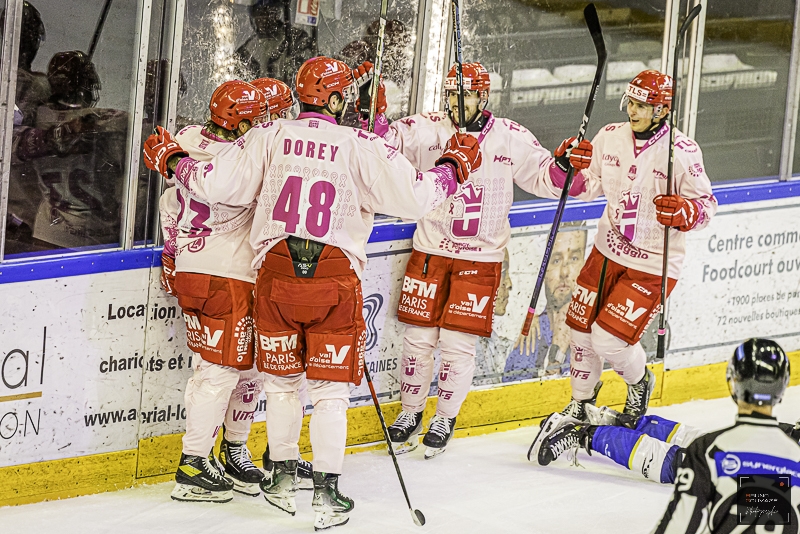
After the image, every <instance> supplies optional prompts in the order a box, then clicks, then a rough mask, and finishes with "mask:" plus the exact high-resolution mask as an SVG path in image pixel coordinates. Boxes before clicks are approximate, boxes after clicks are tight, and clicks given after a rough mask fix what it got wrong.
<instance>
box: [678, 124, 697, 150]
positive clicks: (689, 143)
mask: <svg viewBox="0 0 800 534" xmlns="http://www.w3.org/2000/svg"><path fill="white" fill-rule="evenodd" d="M675 153H676V154H681V153H683V154H698V153H701V151H700V145H698V144H697V142H696V141H695V140H694V139H692V138H691V137H688V136H687V135H686V134H684V133H683V132H682V131H680V130H677V129H676V130H675Z"/></svg>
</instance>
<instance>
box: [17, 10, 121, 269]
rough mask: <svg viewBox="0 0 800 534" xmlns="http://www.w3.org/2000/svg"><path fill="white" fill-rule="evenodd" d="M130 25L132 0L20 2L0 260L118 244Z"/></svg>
mask: <svg viewBox="0 0 800 534" xmlns="http://www.w3.org/2000/svg"><path fill="white" fill-rule="evenodd" d="M106 6H107V7H109V10H108V13H107V15H108V16H107V17H106V18H105V19H103V17H101V13H102V12H103V10H104V7H106ZM135 25H136V2H114V3H111V2H109V1H108V0H35V1H33V2H25V5H24V11H23V18H22V31H21V37H20V43H19V46H20V53H19V70H18V74H17V92H16V100H15V101H16V105H17V107H18V108H19V110H20V113H19V114H18V116H17V118H16V119H15V126H14V132H13V154H12V168H11V178H10V184H9V205H8V207H9V210H8V219H7V233H6V249H5V250H6V255H5V258H6V259H14V258H21V257H27V256H32V255H41V254H46V253H63V252H67V251H69V250H79V249H80V250H85V249H92V248H107V247H116V246H118V245H119V236H120V223H121V216H120V213H121V205H122V204H121V203H122V198H123V188H124V183H125V176H124V170H125V164H126V161H125V158H126V138H127V134H128V115H129V113H130V112H131V102H130V94H131V89H130V88H131V76H132V69H131V65H132V64H133V53H134V32H135Z"/></svg>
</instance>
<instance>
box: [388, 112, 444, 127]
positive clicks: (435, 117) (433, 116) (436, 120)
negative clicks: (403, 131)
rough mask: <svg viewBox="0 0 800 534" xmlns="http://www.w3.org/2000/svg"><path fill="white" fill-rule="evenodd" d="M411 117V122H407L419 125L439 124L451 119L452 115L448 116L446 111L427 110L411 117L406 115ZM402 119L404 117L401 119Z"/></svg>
mask: <svg viewBox="0 0 800 534" xmlns="http://www.w3.org/2000/svg"><path fill="white" fill-rule="evenodd" d="M406 119H409V120H411V121H415V122H411V123H407V124H409V125H417V126H438V125H440V124H441V123H442V122H445V121H449V120H450V117H448V116H447V112H446V111H425V112H423V113H419V114H417V115H411V116H410V117H406ZM400 120H401V121H402V120H404V119H400Z"/></svg>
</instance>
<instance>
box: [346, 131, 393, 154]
mask: <svg viewBox="0 0 800 534" xmlns="http://www.w3.org/2000/svg"><path fill="white" fill-rule="evenodd" d="M347 131H348V133H350V135H351V136H352V137H353V139H354V141H355V143H356V144H357V145H358V146H359V147H360V148H361V149H362V150H368V151H369V152H372V153H373V154H375V155H378V156H380V157H383V158H385V159H388V160H389V161H392V160H394V159H395V158H397V155H398V154H399V152H397V150H396V149H395V148H394V147H393V146H392V145H390V144H389V143H387V142H386V140H385V139H384V138H383V137H381V136H379V135H378V134H374V133H370V132H368V131H366V130H362V129H361V128H350V129H349V130H347Z"/></svg>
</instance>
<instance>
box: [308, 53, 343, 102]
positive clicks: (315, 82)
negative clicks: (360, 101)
mask: <svg viewBox="0 0 800 534" xmlns="http://www.w3.org/2000/svg"><path fill="white" fill-rule="evenodd" d="M334 93H338V94H339V95H340V96H341V97H342V99H344V101H345V102H355V101H356V98H358V87H357V86H356V80H355V77H354V76H353V70H352V69H351V68H350V67H348V66H347V64H346V63H344V62H343V61H339V60H338V59H333V58H329V57H324V56H318V57H312V58H311V59H309V60H308V61H306V62H305V63H303V64H302V65H301V66H300V70H298V71H297V98H298V99H299V100H300V102H302V103H304V104H308V105H311V106H319V107H323V106H327V105H328V102H330V98H331V95H332V94H334Z"/></svg>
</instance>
